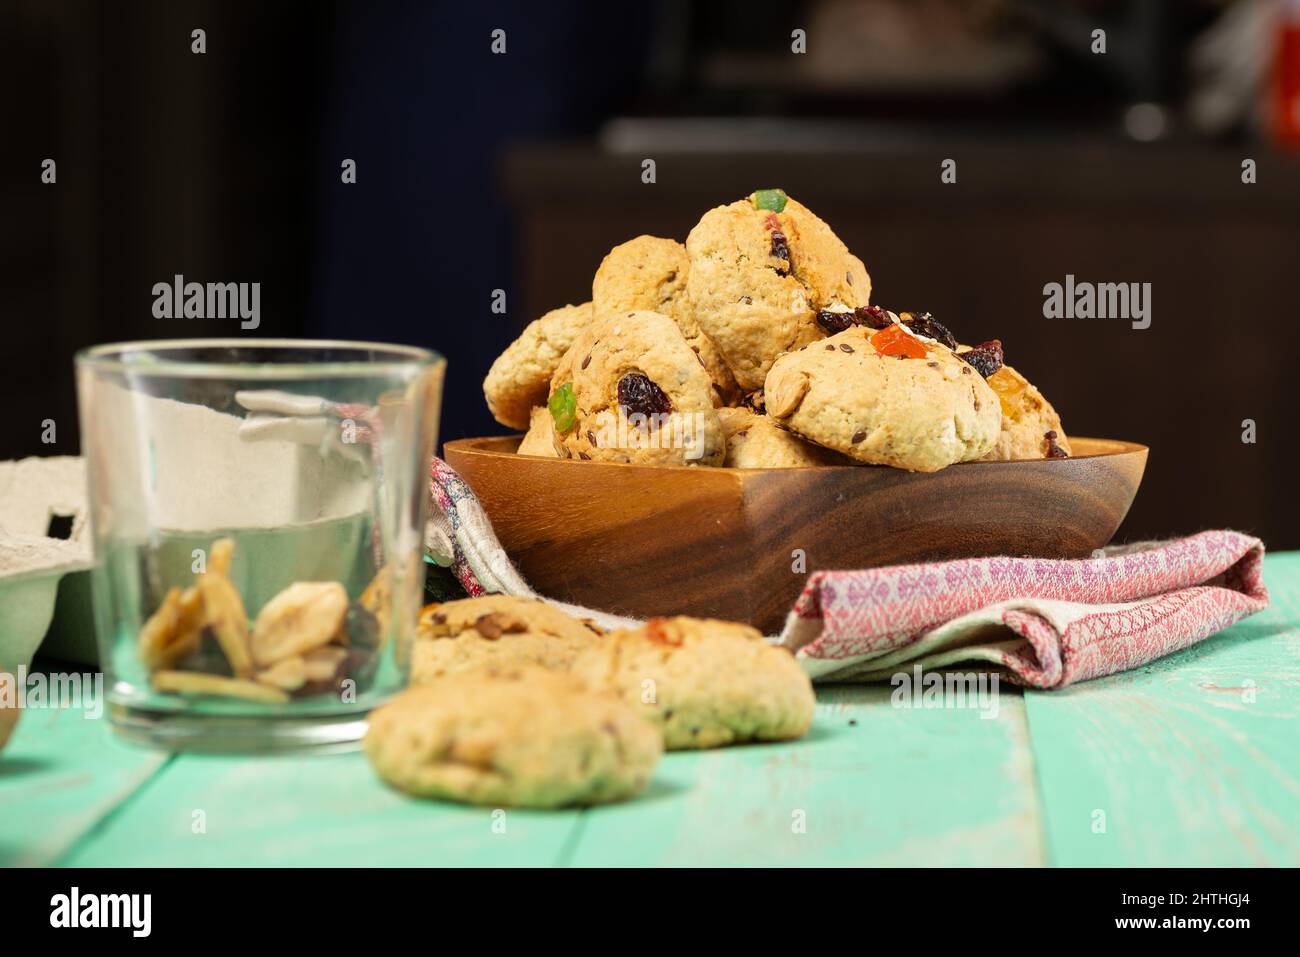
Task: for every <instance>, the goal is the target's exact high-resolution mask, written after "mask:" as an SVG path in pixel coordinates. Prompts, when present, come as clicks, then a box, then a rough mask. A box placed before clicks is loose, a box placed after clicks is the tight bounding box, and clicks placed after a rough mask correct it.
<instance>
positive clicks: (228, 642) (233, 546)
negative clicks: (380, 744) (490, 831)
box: [77, 339, 445, 751]
mask: <svg viewBox="0 0 1300 957" xmlns="http://www.w3.org/2000/svg"><path fill="white" fill-rule="evenodd" d="M444 368H445V363H444V361H443V360H442V358H441V357H439V356H437V355H436V354H434V353H432V352H429V351H427V350H424V349H417V348H412V347H406V346H390V345H379V344H373V343H362V342H320V341H308V340H271V339H266V340H258V339H229V340H225V339H211V340H207V339H202V340H200V339H193V340H173V341H160V342H137V343H124V344H114V345H103V346H96V347H94V348H91V349H87V350H85V351H83V352H81V353H79V354H78V356H77V395H78V403H79V409H80V417H81V447H82V452H83V455H84V456H85V457H86V460H87V473H88V479H87V481H88V486H89V490H88V491H89V499H90V511H91V521H92V524H93V526H94V547H95V570H94V573H93V579H92V589H93V596H94V598H93V600H94V611H95V628H96V633H97V636H98V641H99V651H100V666H101V668H102V669H103V670H104V672H105V679H106V681H105V686H106V688H107V689H108V695H107V697H108V714H109V718H110V721H111V722H112V724H113V726H114V728H115V729H116V730H117V731H118V732H120V733H121V734H123V735H125V736H127V737H130V738H133V739H136V740H142V741H146V742H149V743H153V744H157V745H160V746H163V747H167V748H173V749H178V748H184V749H197V750H217V751H250V750H252V751H262V750H280V749H297V748H320V747H341V746H345V745H348V744H350V743H353V742H355V741H357V740H358V739H359V738H360V736H361V735H362V734H363V733H364V732H365V714H366V713H367V712H368V711H369V710H370V709H371V708H373V707H374V706H375V705H377V704H379V703H381V702H382V701H383V700H384V699H385V698H386V697H388V696H389V695H391V694H392V693H393V692H394V691H396V690H398V689H399V688H401V687H402V685H403V684H404V682H405V678H406V672H407V668H408V663H409V652H410V648H411V642H412V639H413V637H414V632H415V626H416V620H417V617H418V614H419V608H420V599H421V596H422V592H423V585H424V563H423V539H424V534H423V533H424V521H425V512H426V502H427V499H428V466H429V460H430V457H431V456H432V454H433V450H434V447H435V444H436V440H437V426H438V413H439V407H440V402H441V397H442V381H443V371H444Z"/></svg>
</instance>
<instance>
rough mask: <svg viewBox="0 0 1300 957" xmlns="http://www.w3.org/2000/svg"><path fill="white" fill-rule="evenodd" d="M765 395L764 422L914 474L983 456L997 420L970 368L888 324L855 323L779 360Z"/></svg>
mask: <svg viewBox="0 0 1300 957" xmlns="http://www.w3.org/2000/svg"><path fill="white" fill-rule="evenodd" d="M763 394H764V397H765V399H766V402H767V413H768V415H770V416H772V417H773V418H774V419H776V420H777V421H778V422H780V423H782V424H784V425H785V426H786V428H788V429H790V430H791V431H792V432H796V433H798V434H799V435H801V436H803V437H804V438H806V439H808V440H809V441H812V442H816V443H817V444H818V445H824V446H826V447H827V448H831V449H835V450H836V451H837V452H842V453H844V454H845V455H847V456H849V457H850V458H852V459H855V460H857V461H859V462H865V463H868V464H875V465H891V466H894V467H895V468H902V469H909V470H911V471H916V472H935V471H938V470H939V469H942V468H945V467H946V466H949V465H952V464H953V463H954V462H967V461H971V460H973V459H978V458H982V457H983V456H984V455H987V454H988V453H989V451H991V450H992V449H993V447H994V445H995V443H996V442H997V438H998V432H999V430H1000V428H1001V421H1002V416H1001V410H1000V408H999V406H998V400H997V396H996V395H995V394H994V393H993V390H992V389H990V388H989V386H988V383H986V382H985V381H984V377H983V376H981V375H980V374H979V372H978V371H977V370H976V369H975V368H974V367H972V366H971V365H970V363H968V362H967V361H965V360H963V359H961V358H958V356H957V354H956V353H954V352H953V351H952V350H951V349H949V348H948V347H947V346H945V345H943V344H942V343H940V342H938V341H936V340H933V339H929V338H927V337H924V336H921V335H918V334H916V333H913V332H911V331H910V330H908V329H906V328H905V327H904V326H903V325H902V324H901V323H893V322H891V323H890V324H889V325H888V326H887V327H886V328H884V329H879V330H876V329H872V328H870V327H869V326H860V325H853V326H850V327H849V328H848V329H845V330H844V331H843V332H839V333H836V334H835V335H833V336H830V337H829V338H827V339H823V340H820V341H818V342H815V343H813V344H812V345H810V346H808V347H807V348H805V349H802V350H800V351H798V352H792V353H790V354H788V355H784V356H782V357H780V358H779V359H777V360H776V362H774V363H773V364H772V371H771V372H769V373H768V376H767V380H766V383H765V384H764V388H763Z"/></svg>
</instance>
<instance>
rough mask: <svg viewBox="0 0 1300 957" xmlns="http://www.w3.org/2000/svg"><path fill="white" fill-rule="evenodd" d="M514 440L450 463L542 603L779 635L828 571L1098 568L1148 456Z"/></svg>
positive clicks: (1134, 450)
mask: <svg viewBox="0 0 1300 957" xmlns="http://www.w3.org/2000/svg"><path fill="white" fill-rule="evenodd" d="M519 441H520V437H519V436H504V437H500V438H487V439H460V440H458V441H454V442H448V443H447V444H446V447H445V449H444V455H445V457H446V460H447V462H448V463H449V464H450V465H451V466H452V468H454V469H456V471H458V472H459V473H460V474H461V475H462V476H463V477H464V479H465V481H467V482H468V483H469V485H470V487H471V488H473V490H474V492H475V494H476V495H478V497H479V500H480V501H481V502H482V503H483V507H484V509H485V510H486V511H487V514H488V516H489V517H490V518H491V519H492V524H493V526H494V527H495V528H496V533H497V536H498V537H499V538H500V539H501V544H502V545H503V546H504V547H505V550H506V552H507V553H508V554H509V555H510V557H511V558H512V559H513V560H514V561H515V563H516V565H518V567H519V570H520V571H521V572H522V573H523V575H524V577H525V578H526V579H527V580H528V581H529V583H531V584H532V585H533V587H535V588H536V589H537V590H538V591H539V592H540V593H542V594H544V595H546V596H548V597H551V598H558V599H560V600H562V601H567V602H573V603H575V604H579V605H585V606H587V607H589V608H598V609H600V610H602V611H608V612H613V613H615V614H621V615H630V616H635V617H650V616H653V615H674V614H682V615H698V616H705V617H714V618H727V619H731V620H733V621H744V622H749V623H750V624H752V625H754V626H755V627H757V628H759V629H761V630H762V631H763V632H764V633H765V634H773V633H775V632H777V631H779V630H780V629H781V626H782V625H783V624H784V622H785V615H786V612H787V611H789V609H790V606H791V605H792V604H793V602H794V599H795V598H796V596H797V595H798V594H799V591H800V589H801V587H802V586H803V582H804V578H805V573H806V572H810V571H815V570H817V569H829V568H869V567H872V566H878V565H895V564H901V563H906V562H919V561H934V560H942V559H949V558H971V557H977V556H981V555H1030V556H1041V557H1044V558H1083V557H1087V556H1088V555H1089V554H1090V553H1091V552H1092V550H1093V549H1095V548H1101V547H1102V546H1104V545H1105V544H1106V543H1107V542H1109V541H1110V539H1111V536H1112V535H1114V534H1115V530H1116V529H1118V528H1119V525H1120V522H1122V521H1123V520H1124V516H1125V515H1126V514H1127V513H1128V509H1129V506H1130V505H1131V504H1132V502H1133V496H1134V495H1136V494H1137V489H1138V484H1139V483H1140V482H1141V481H1142V472H1143V470H1144V469H1145V468H1146V461H1147V448H1146V446H1143V445H1137V444H1135V443H1132V442H1118V441H1114V440H1111V439H1083V438H1075V437H1074V436H1071V437H1070V445H1071V447H1072V448H1073V449H1074V452H1075V454H1074V456H1073V457H1072V458H1068V459H1043V460H1038V461H1026V462H968V463H965V464H962V465H955V466H952V467H951V468H947V469H944V470H943V471H941V472H934V473H931V474H920V473H914V472H903V471H899V470H898V469H891V468H885V467H881V466H828V467H821V468H801V469H730V468H698V467H696V468H687V467H682V466H645V465H625V464H620V463H605V462H584V461H579V460H574V459H545V458H535V457H533V456H525V455H515V454H514V450H515V448H516V447H517V446H518V444H519ZM796 549H802V552H803V556H804V564H803V566H802V567H801V566H800V565H799V563H798V552H796Z"/></svg>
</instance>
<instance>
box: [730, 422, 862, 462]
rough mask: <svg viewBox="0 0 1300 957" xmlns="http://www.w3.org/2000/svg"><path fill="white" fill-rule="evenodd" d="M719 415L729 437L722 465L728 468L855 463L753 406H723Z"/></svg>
mask: <svg viewBox="0 0 1300 957" xmlns="http://www.w3.org/2000/svg"><path fill="white" fill-rule="evenodd" d="M718 417H719V418H720V419H722V430H723V432H725V433H726V436H727V458H726V460H725V461H724V462H723V463H722V464H723V465H725V466H727V467H728V468H737V469H792V468H806V467H808V466H813V465H852V464H853V462H852V461H851V460H849V459H846V458H845V457H844V456H842V455H840V454H839V453H838V452H832V451H831V450H830V449H824V448H822V447H821V446H818V445H813V444H812V443H811V442H805V441H804V440H803V439H801V438H799V436H797V435H795V434H794V433H793V432H790V431H787V430H786V429H783V428H781V427H780V426H778V425H777V424H776V423H775V422H774V421H772V419H770V418H768V417H767V416H766V415H758V414H756V413H754V412H752V411H750V410H749V409H746V408H743V407H742V408H735V409H719V410H718Z"/></svg>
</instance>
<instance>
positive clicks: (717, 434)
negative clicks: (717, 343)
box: [547, 311, 726, 465]
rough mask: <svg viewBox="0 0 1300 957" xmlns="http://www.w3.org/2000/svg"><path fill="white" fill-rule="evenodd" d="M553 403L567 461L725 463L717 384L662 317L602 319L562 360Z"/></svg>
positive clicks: (553, 385)
mask: <svg viewBox="0 0 1300 957" xmlns="http://www.w3.org/2000/svg"><path fill="white" fill-rule="evenodd" d="M547 405H548V408H549V409H550V411H551V416H552V420H553V422H554V425H555V433H556V437H557V441H556V451H558V452H559V453H560V455H561V456H562V457H564V458H577V459H594V460H597V461H602V462H637V463H643V464H654V465H720V464H721V463H722V459H723V456H724V454H725V451H726V444H725V441H724V439H723V436H722V423H721V421H720V420H719V419H718V413H717V410H716V409H715V408H714V406H713V383H712V381H711V380H710V379H709V376H708V373H706V372H705V371H704V368H703V366H701V364H700V361H699V358H698V357H697V356H696V354H695V353H694V352H693V351H692V350H691V347H690V346H688V345H687V344H686V340H685V339H684V338H683V337H682V334H681V330H680V329H678V327H677V324H676V323H674V322H673V321H672V320H671V319H669V318H668V317H667V316H664V315H660V314H659V313H657V312H644V311H639V312H638V311H634V312H626V313H609V314H602V315H599V316H597V317H596V319H595V321H593V322H592V324H591V325H590V326H588V327H587V328H586V329H584V330H583V331H582V332H581V333H579V335H578V338H577V339H576V340H575V341H574V343H573V346H572V347H571V348H570V349H569V351H568V352H567V353H565V355H564V358H563V359H561V361H560V365H559V367H558V368H557V369H556V370H555V376H554V377H553V378H552V380H551V395H550V399H549V400H548V403H547Z"/></svg>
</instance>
